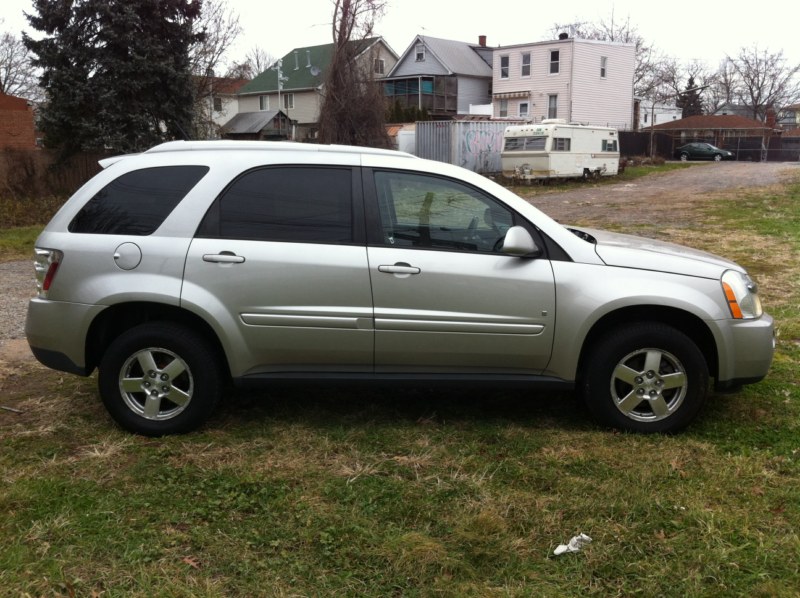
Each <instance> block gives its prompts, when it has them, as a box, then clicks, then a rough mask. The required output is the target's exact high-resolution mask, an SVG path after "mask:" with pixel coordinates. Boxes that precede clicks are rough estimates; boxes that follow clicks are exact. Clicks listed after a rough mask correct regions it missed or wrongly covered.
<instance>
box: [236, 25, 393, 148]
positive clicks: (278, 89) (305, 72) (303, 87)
mask: <svg viewBox="0 0 800 598" xmlns="http://www.w3.org/2000/svg"><path fill="white" fill-rule="evenodd" d="M351 43H357V44H361V45H363V49H361V50H360V52H359V53H358V58H357V60H358V61H359V62H360V63H361V64H362V65H365V66H368V67H369V68H370V70H371V71H372V73H373V74H374V76H375V78H376V79H379V78H382V77H384V76H385V74H386V73H388V72H389V71H390V70H391V69H392V68H393V67H394V65H395V63H396V62H397V59H398V56H397V54H396V53H395V51H394V50H392V48H391V47H390V46H389V45H388V44H387V43H386V42H385V41H384V40H383V38H381V37H373V38H368V39H365V40H360V41H354V42H351ZM332 55H333V44H332V43H330V44H323V45H321V46H308V47H304V48H295V49H294V50H292V51H291V52H289V53H288V54H286V55H285V56H284V57H283V58H282V59H281V60H279V61H278V62H277V63H276V64H275V65H273V66H272V67H271V68H269V69H267V70H266V71H264V72H263V73H261V74H259V75H258V76H257V77H255V78H254V79H253V80H252V81H250V82H249V83H248V84H247V85H245V86H243V87H242V88H241V89H240V90H239V113H240V114H241V113H250V112H270V111H273V112H274V111H277V110H281V111H282V112H283V113H284V114H285V115H286V116H287V117H288V118H289V119H290V120H291V121H292V134H290V135H289V138H290V139H294V140H297V141H307V140H313V139H315V138H316V137H317V134H318V131H319V111H320V108H321V106H322V98H323V95H324V89H323V86H324V82H325V73H326V71H327V69H328V66H329V65H330V62H331V58H332ZM279 73H280V78H281V84H280V85H279V82H278V76H279Z"/></svg>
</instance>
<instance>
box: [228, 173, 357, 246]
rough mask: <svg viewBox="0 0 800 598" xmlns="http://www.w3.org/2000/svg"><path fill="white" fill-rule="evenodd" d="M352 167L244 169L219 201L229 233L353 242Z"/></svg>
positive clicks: (260, 237) (245, 236)
mask: <svg viewBox="0 0 800 598" xmlns="http://www.w3.org/2000/svg"><path fill="white" fill-rule="evenodd" d="M351 191H352V175H351V171H350V169H344V168H324V167H300V166H298V167H280V168H263V169H260V170H254V171H251V172H248V173H246V174H244V175H242V176H241V177H240V178H239V179H237V180H236V181H234V183H233V184H232V185H231V186H230V187H229V188H228V190H227V191H225V193H224V194H223V195H222V197H221V198H220V202H219V235H220V236H222V237H225V238H228V239H253V240H259V241H295V242H316V243H348V242H351V241H352V240H353V226H352V224H353V213H352V199H351V195H352V194H351Z"/></svg>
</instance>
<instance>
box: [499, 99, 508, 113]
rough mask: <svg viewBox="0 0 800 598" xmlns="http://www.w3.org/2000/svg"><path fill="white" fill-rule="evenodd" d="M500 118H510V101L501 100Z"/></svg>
mask: <svg viewBox="0 0 800 598" xmlns="http://www.w3.org/2000/svg"><path fill="white" fill-rule="evenodd" d="M500 116H508V100H500Z"/></svg>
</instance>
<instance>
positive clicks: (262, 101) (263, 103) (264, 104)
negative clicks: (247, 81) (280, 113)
mask: <svg viewBox="0 0 800 598" xmlns="http://www.w3.org/2000/svg"><path fill="white" fill-rule="evenodd" d="M258 109H259V110H269V96H258Z"/></svg>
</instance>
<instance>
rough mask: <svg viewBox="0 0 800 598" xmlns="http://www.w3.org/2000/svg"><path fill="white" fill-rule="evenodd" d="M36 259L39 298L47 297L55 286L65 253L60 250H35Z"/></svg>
mask: <svg viewBox="0 0 800 598" xmlns="http://www.w3.org/2000/svg"><path fill="white" fill-rule="evenodd" d="M34 253H35V255H36V258H35V260H34V262H33V267H34V269H35V270H36V289H37V291H38V294H39V297H47V292H48V291H49V290H50V287H51V286H52V284H53V279H55V277H56V273H57V272H58V266H59V265H60V264H61V260H62V259H64V253H63V252H61V251H59V250H58V249H42V248H41V247H37V248H36V249H34Z"/></svg>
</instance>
